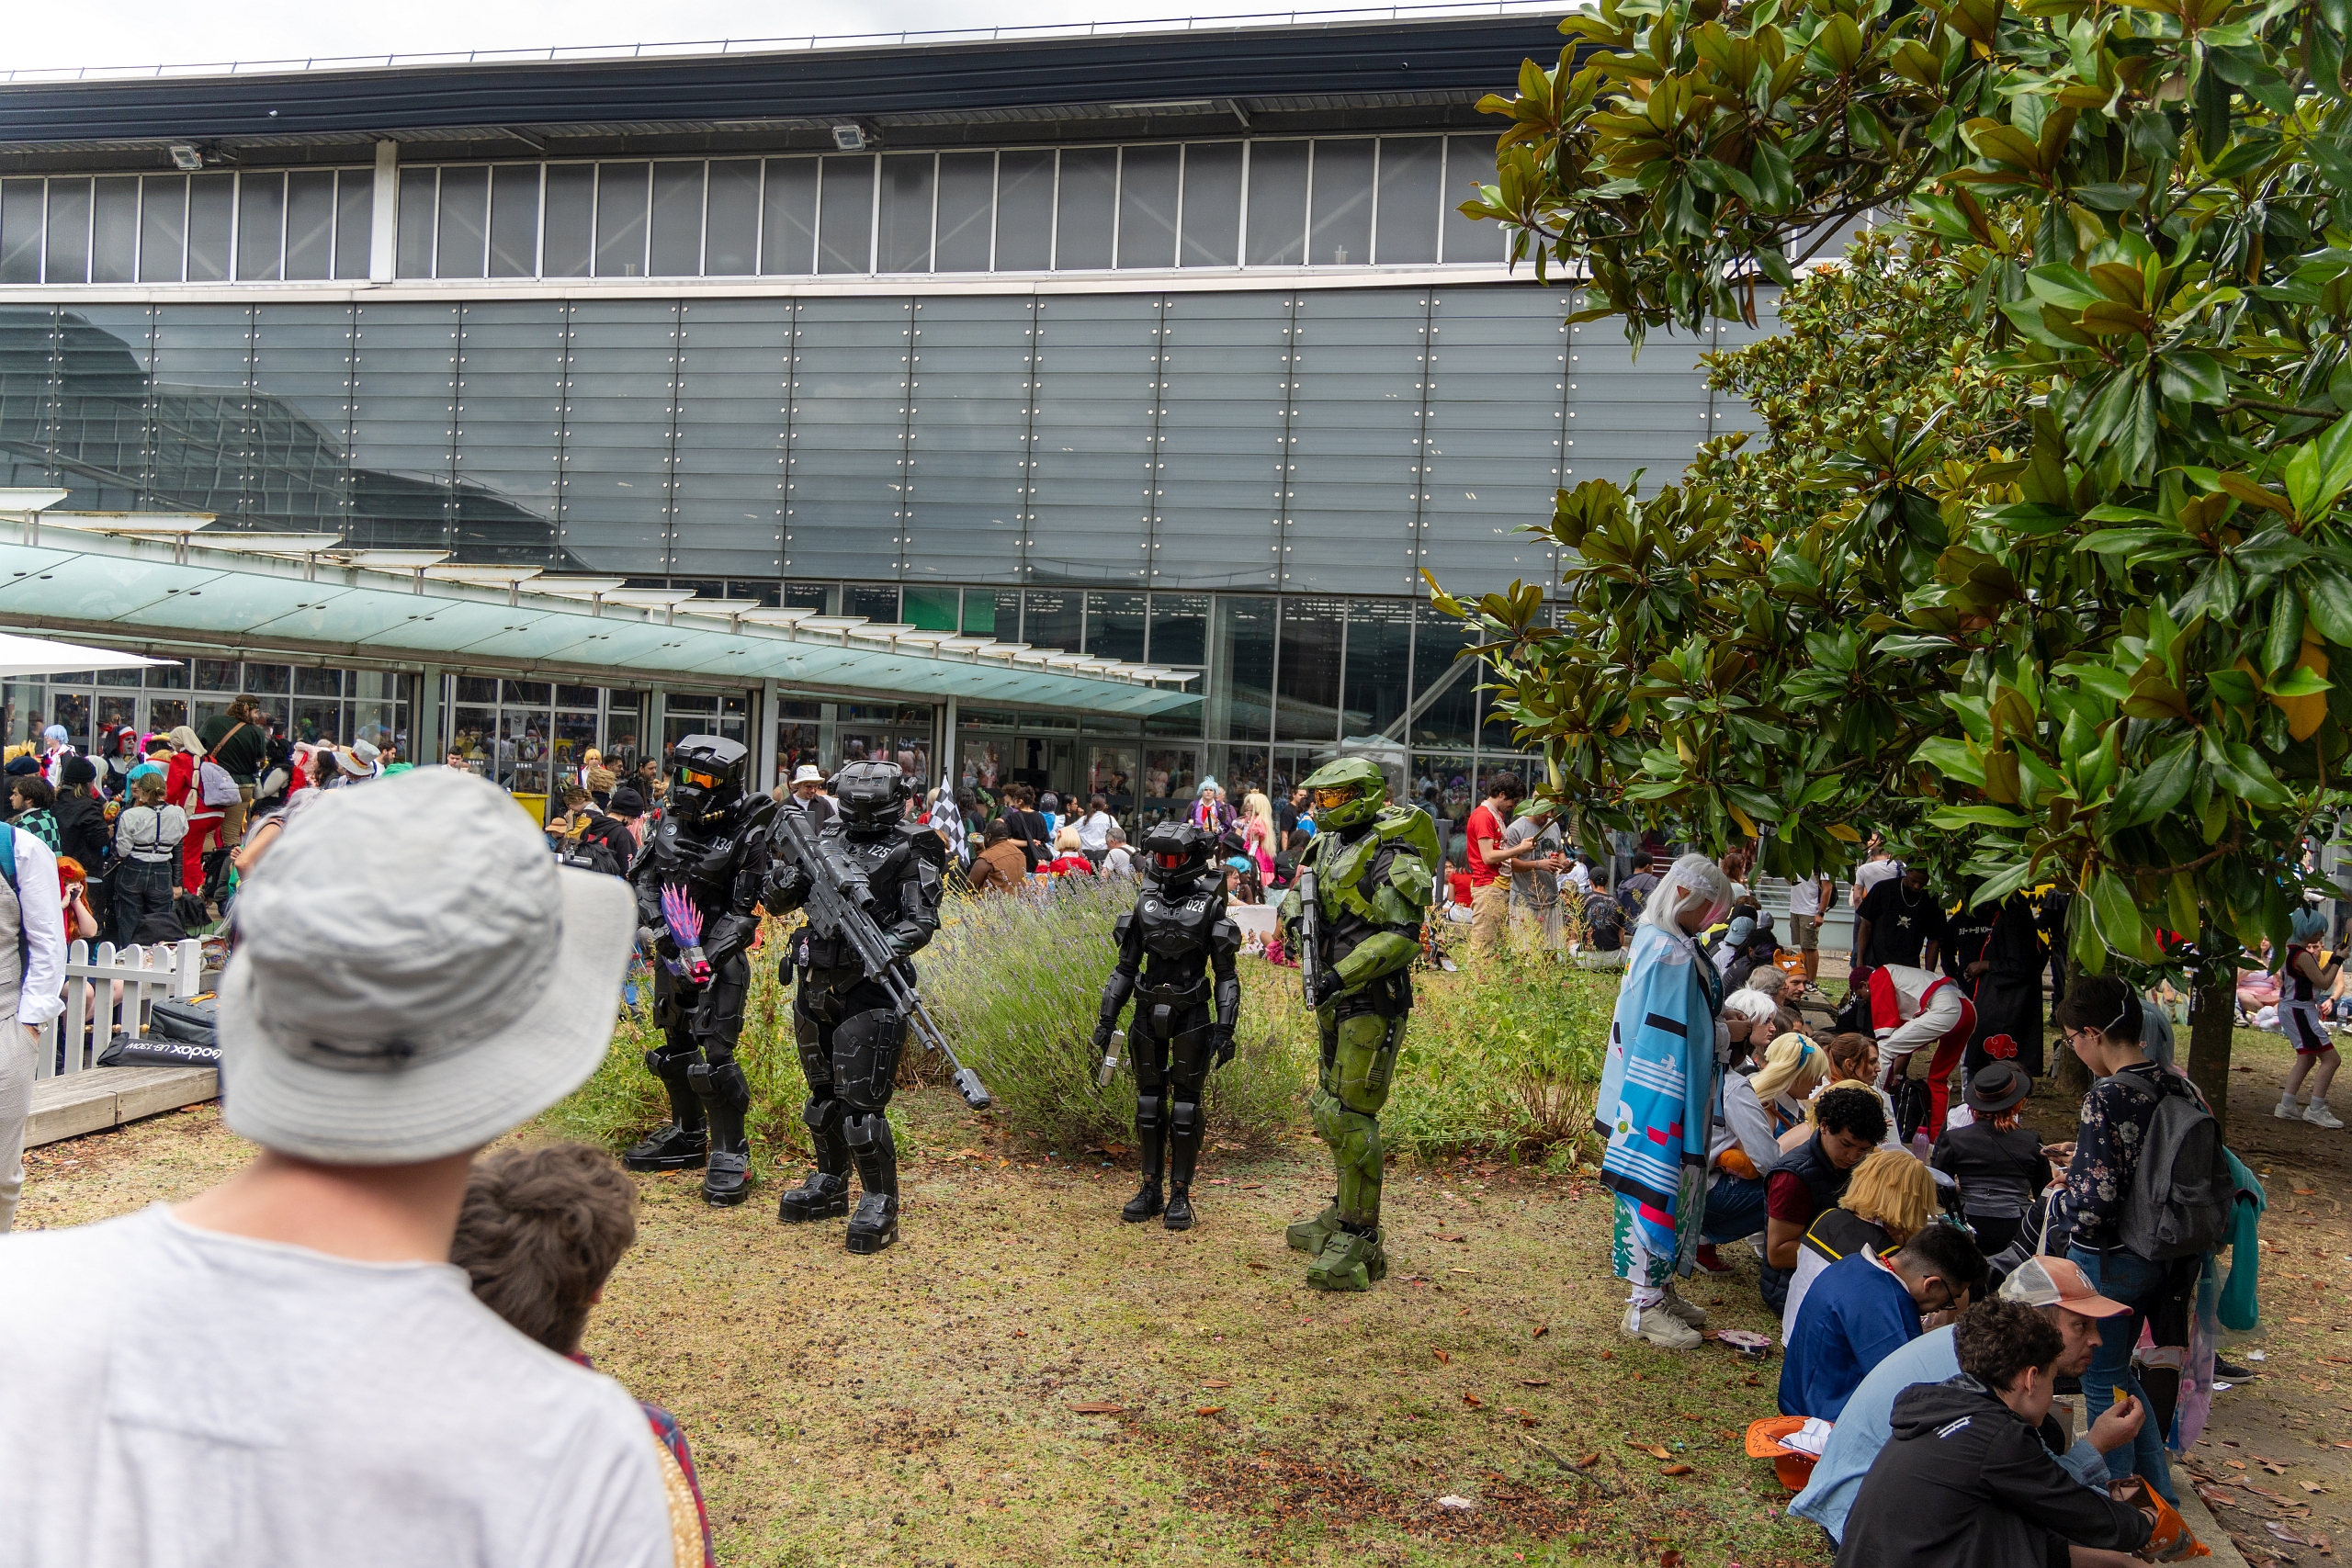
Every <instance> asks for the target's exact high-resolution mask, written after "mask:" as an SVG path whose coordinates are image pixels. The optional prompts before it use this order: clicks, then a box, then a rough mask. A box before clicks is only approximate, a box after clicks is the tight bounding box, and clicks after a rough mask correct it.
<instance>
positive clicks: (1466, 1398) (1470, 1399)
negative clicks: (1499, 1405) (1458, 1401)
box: [1462, 1393, 1487, 1410]
mask: <svg viewBox="0 0 2352 1568" xmlns="http://www.w3.org/2000/svg"><path fill="white" fill-rule="evenodd" d="M1462 1403H1463V1404H1466V1405H1468V1406H1469V1407H1470V1408H1471V1409H1473V1410H1476V1409H1477V1408H1478V1407H1479V1406H1480V1405H1482V1404H1486V1403H1487V1402H1486V1401H1485V1400H1483V1399H1481V1398H1479V1397H1478V1396H1477V1395H1476V1394H1475V1393H1465V1394H1464V1395H1463V1396H1462Z"/></svg>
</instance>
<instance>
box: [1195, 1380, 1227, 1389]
mask: <svg viewBox="0 0 2352 1568" xmlns="http://www.w3.org/2000/svg"><path fill="white" fill-rule="evenodd" d="M1201 1386H1202V1387H1203V1388H1231V1387H1232V1386H1233V1380H1231V1379H1230V1378H1211V1379H1209V1380H1208V1381H1207V1382H1204V1383H1203V1384H1201Z"/></svg>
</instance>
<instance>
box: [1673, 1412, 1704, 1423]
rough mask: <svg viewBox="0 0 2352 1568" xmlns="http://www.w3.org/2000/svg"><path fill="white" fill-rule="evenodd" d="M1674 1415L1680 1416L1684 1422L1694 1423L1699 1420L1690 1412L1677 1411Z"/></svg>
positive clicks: (1695, 1413)
mask: <svg viewBox="0 0 2352 1568" xmlns="http://www.w3.org/2000/svg"><path fill="white" fill-rule="evenodd" d="M1675 1414H1676V1415H1677V1416H1681V1417H1682V1418H1683V1419H1684V1420H1685V1421H1696V1420H1697V1419H1698V1418H1699V1416H1698V1413H1697V1412H1696V1411H1692V1410H1678V1411H1676V1412H1675Z"/></svg>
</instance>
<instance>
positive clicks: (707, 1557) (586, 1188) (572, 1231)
mask: <svg viewBox="0 0 2352 1568" xmlns="http://www.w3.org/2000/svg"><path fill="white" fill-rule="evenodd" d="M636 1242H637V1186H636V1184H635V1183H634V1182H632V1181H630V1180H629V1179H628V1177H627V1176H626V1175H624V1174H622V1171H621V1168H620V1166H619V1164H618V1163H617V1162H616V1161H615V1160H614V1159H613V1157H612V1156H610V1155H607V1154H605V1152H604V1151H603V1150H601V1149H592V1148H590V1147H589V1146H588V1145H585V1144H547V1145H540V1146H539V1147H537V1148H525V1149H501V1150H500V1151H498V1152H497V1153H496V1154H492V1155H486V1156H483V1157H482V1158H481V1159H479V1160H476V1161H475V1162H474V1168H473V1174H472V1175H471V1176H470V1177H469V1178H468V1179H467V1181H466V1196H465V1201H464V1202H463V1203H462V1204H461V1205H460V1206H459V1207H458V1230H457V1235H455V1236H454V1237H453V1238H452V1239H451V1240H450V1243H449V1261H450V1262H452V1263H454V1264H456V1265H457V1266H458V1268H460V1269H464V1270H465V1271H466V1277H467V1278H468V1279H469V1280H471V1281H472V1283H473V1292H474V1296H475V1299H476V1300H478V1301H480V1302H481V1304H482V1305H484V1306H486V1307H488V1308H489V1309H490V1310H491V1311H492V1312H494V1313H496V1314H498V1315H499V1316H501V1317H503V1318H504V1319H505V1320H506V1321H507V1323H508V1324H509V1325H512V1326H513V1327H514V1328H515V1331H516V1332H517V1333H520V1334H522V1335H523V1336H524V1337H526V1338H530V1339H536V1340H537V1341H538V1342H539V1343H540V1344H542V1345H544V1346H546V1347H547V1348H548V1349H550V1350H552V1351H554V1352H555V1353H556V1354H557V1355H559V1356H562V1357H565V1358H566V1359H571V1360H574V1361H577V1362H579V1363H580V1364H581V1365H582V1366H583V1367H593V1366H594V1362H592V1361H590V1360H589V1359H588V1355H587V1352H586V1351H584V1350H582V1348H581V1341H582V1337H583V1336H584V1335H585V1334H586V1333H587V1329H588V1313H589V1310H590V1309H591V1308H593V1307H594V1305H595V1304H596V1303H598V1302H599V1301H602V1300H603V1299H604V1294H605V1280H608V1279H610V1278H611V1277H612V1272H613V1269H614V1267H615V1266H616V1265H617V1264H618V1263H619V1262H620V1260H621V1257H622V1255H623V1254H624V1253H626V1252H628V1249H629V1248H630V1247H632V1246H634V1245H635V1244H636ZM638 1403H639V1404H640V1405H641V1406H643V1408H644V1411H645V1418H646V1420H647V1422H648V1423H650V1425H651V1427H652V1428H653V1437H654V1440H655V1441H656V1442H658V1443H659V1444H660V1445H661V1450H662V1457H663V1460H664V1463H663V1465H662V1482H663V1484H664V1485H666V1486H667V1487H668V1488H669V1489H670V1491H671V1493H672V1499H673V1508H672V1511H671V1517H672V1520H673V1525H675V1524H679V1523H682V1522H683V1521H684V1519H686V1518H687V1517H692V1518H693V1519H694V1520H695V1521H696V1522H697V1523H698V1524H699V1525H700V1526H701V1531H702V1538H701V1540H700V1541H699V1542H688V1543H687V1544H688V1545H689V1546H690V1547H692V1548H693V1551H694V1555H693V1556H692V1557H691V1558H687V1557H684V1556H682V1557H681V1558H680V1561H695V1562H701V1563H703V1564H704V1568H716V1565H717V1562H718V1559H717V1558H716V1557H715V1556H713V1555H712V1552H711V1547H710V1513H709V1510H708V1509H707V1508H706V1507H704V1506H703V1500H702V1483H701V1482H700V1481H699V1480H698V1479H697V1478H696V1477H695V1461H694V1454H693V1453H692V1451H691V1450H688V1449H687V1447H686V1438H685V1434H684V1432H682V1431H680V1430H679V1429H678V1421H677V1417H675V1416H672V1415H671V1414H670V1413H669V1412H668V1411H666V1410H664V1409H662V1407H661V1406H660V1405H658V1404H652V1403H651V1402H650V1401H646V1400H639V1402H638ZM683 1499H691V1501H692V1502H693V1505H694V1506H693V1510H692V1513H691V1515H689V1514H688V1512H687V1510H685V1509H684V1507H682V1506H676V1505H677V1504H678V1503H679V1502H680V1501H682V1500H683Z"/></svg>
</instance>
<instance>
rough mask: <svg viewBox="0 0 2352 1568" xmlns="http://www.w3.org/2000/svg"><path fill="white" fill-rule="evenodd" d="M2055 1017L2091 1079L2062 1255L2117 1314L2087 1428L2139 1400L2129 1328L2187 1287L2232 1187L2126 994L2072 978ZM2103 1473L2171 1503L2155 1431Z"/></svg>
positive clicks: (2189, 1093)
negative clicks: (2125, 1401) (2070, 1233)
mask: <svg viewBox="0 0 2352 1568" xmlns="http://www.w3.org/2000/svg"><path fill="white" fill-rule="evenodd" d="M2057 1017H2058V1026H2059V1028H2060V1030H2061V1031H2062V1032H2064V1037H2065V1041H2066V1043H2067V1045H2068V1046H2069V1047H2070V1048H2071V1049H2072V1050H2073V1051H2074V1053H2075V1055H2077V1056H2079V1057H2081V1058H2082V1060H2083V1063H2084V1065H2085V1066H2087V1067H2089V1068H2090V1070H2091V1072H2092V1073H2093V1074H2094V1075H2096V1077H2097V1081H2096V1082H2094V1083H2093V1084H2092V1085H2091V1087H2090V1092H2089V1093H2087V1094H2086V1095H2085V1096H2084V1097H2083V1111H2082V1122H2081V1125H2080V1128H2079V1130H2078V1131H2077V1133H2076V1134H2075V1152H2074V1157H2073V1158H2072V1159H2071V1160H2070V1161H2068V1163H2067V1166H2066V1208H2067V1211H2068V1213H2069V1214H2070V1215H2071V1217H2072V1218H2073V1220H2074V1226H2075V1230H2074V1238H2073V1240H2072V1242H2071V1243H2070V1244H2069V1246H2068V1247H2067V1249H2066V1256H2067V1257H2068V1258H2069V1259H2071V1260H2072V1261H2073V1262H2074V1264H2075V1267H2077V1268H2079V1269H2082V1271H2083V1274H2084V1277H2085V1278H2086V1279H2087V1280H2089V1281H2090V1283H2091V1288H2092V1289H2093V1290H2094V1291H2097V1292H2099V1293H2100V1294H2101V1295H2104V1296H2106V1297H2107V1298H2109V1300H2111V1301H2117V1302H2120V1303H2123V1305H2124V1306H2125V1308H2126V1309H2127V1310H2126V1311H2124V1312H2122V1313H2120V1314H2117V1315H2115V1316H2113V1317H2109V1318H2105V1319H2102V1320H2101V1321H2100V1323H2099V1348H2098V1351H2097V1352H2096V1353H2095V1354H2094V1355H2093V1356H2092V1358H2091V1365H2090V1370H2089V1371H2086V1372H2085V1373H2084V1374H2083V1398H2084V1403H2085V1404H2086V1406H2087V1407H2088V1414H2089V1418H2090V1419H2091V1420H2093V1421H2096V1420H2098V1418H2099V1417H2100V1416H2104V1415H2105V1414H2107V1411H2108V1408H2109V1406H2110V1405H2112V1404H2115V1403H2116V1393H2117V1391H2118V1390H2119V1389H2120V1390H2122V1391H2123V1392H2124V1393H2129V1394H2130V1395H2131V1396H2132V1397H2134V1398H2136V1399H2139V1400H2141V1401H2142V1402H2143V1404H2144V1402H2145V1401H2146V1399H2147V1397H2148V1396H2147V1391H2146V1390H2145V1389H2144V1388H2143V1387H2142V1386H2141V1382H2140V1379H2139V1375H2138V1373H2137V1372H2136V1371H2134V1370H2133V1368H2132V1365H2131V1351H2132V1348H2133V1347H2135V1346H2136V1345H2138V1344H2139V1342H2140V1330H2141V1327H2142V1325H2143V1324H2144V1323H2145V1322H2146V1321H2147V1320H2148V1318H2149V1316H2150V1315H2151V1314H2153V1313H2154V1312H2155V1311H2156V1310H2157V1309H2158V1308H2159V1307H2161V1306H2162V1305H2163V1304H2164V1303H2165V1299H2166V1297H2167V1296H2168V1295H2170V1294H2172V1293H2173V1292H2177V1290H2179V1289H2180V1288H2181V1286H2182V1285H2183V1284H2184V1283H2186V1284H2187V1285H2188V1286H2189V1287H2190V1288H2192V1289H2193V1288H2194V1284H2195V1280H2196V1276H2197V1271H2198V1270H2199V1268H2200V1267H2201V1261H2200V1260H2201V1258H2202V1257H2203V1255H2204V1254H2205V1253H2206V1252H2208V1251H2210V1250H2211V1249H2212V1248H2213V1247H2216V1246H2218V1245H2219V1244H2220V1242H2221V1240H2222V1236H2223V1235H2224V1234H2225V1233H2226V1230H2227V1228H2228V1225H2229V1222H2230V1219H2231V1213H2232V1208H2233V1204H2234V1202H2235V1200H2236V1181H2235V1179H2234V1178H2233V1177H2232V1176H2231V1175H2230V1172H2229V1168H2228V1155H2227V1152H2226V1151H2225V1150H2223V1149H2222V1145H2221V1138H2220V1135H2219V1128H2218V1127H2217V1126H2216V1124H2215V1122H2214V1121H2213V1116H2212V1113H2211V1111H2209V1110H2208V1109H2207V1108H2206V1106H2205V1103H2204V1101H2203V1100H2200V1099H2199V1097H2198V1094H2197V1091H2196V1089H2194V1088H2192V1087H2191V1086H2190V1084H2189V1082H2188V1079H2187V1078H2185V1077H2181V1076H2180V1075H2179V1074H2178V1073H2174V1072H2167V1071H2166V1070H2165V1069H2164V1068H2163V1067H2161V1066H2157V1065H2156V1064H2155V1063H2154V1062H2151V1061H2149V1060H2148V1057H2147V1053H2146V1052H2145V1051H2144V1050H2143V1048H2142V1046H2141V1031H2142V1028H2143V1014H2142V1010H2141V1003H2140V998H2139V996H2138V995H2137V994H2136V993H2135V992H2133V991H2132V989H2131V987H2129V986H2127V985H2125V984H2124V983H2123V982H2122V981H2120V980H2119V979H2117V978H2116V977H2115V976H2112V975H2085V976H2077V977H2075V980H2074V983H2073V984H2071V985H2069V986H2068V987H2066V995H2065V996H2064V998H2062V999H2061V1000H2060V1002H2059V1004H2058V1008H2057ZM2107 1467H2108V1472H2109V1475H2110V1476H2112V1477H2113V1478H2114V1479H2115V1480H2117V1481H2125V1480H2129V1479H2130V1478H2131V1476H2133V1475H2134V1474H2138V1475H2143V1476H2144V1477H2145V1478H2146V1479H2147V1481H2148V1482H2149V1483H2150V1484H2151V1485H2153V1486H2154V1487H2155V1489H2156V1490H2157V1491H2158V1492H2160V1493H2162V1494H2163V1495H2164V1496H2165V1500H2166V1501H2167V1502H2177V1501H2178V1497H2177V1494H2176V1493H2175V1492H2174V1490H2173V1481H2172V1467H2171V1464H2170V1463H2169V1461H2167V1459H2166V1456H2165V1434H2164V1431H2163V1429H2162V1428H2161V1427H2160V1426H2159V1424H2158V1423H2156V1422H2154V1421H2151V1422H2149V1423H2147V1425H2145V1426H2144V1427H2142V1428H2141V1430H2140V1433H2139V1435H2138V1436H2137V1437H2136V1438H2133V1439H2132V1441H2131V1446H2130V1447H2128V1448H2120V1449H2118V1450H2115V1451H2114V1452H2113V1453H2111V1454H2109V1456H2108V1461H2107Z"/></svg>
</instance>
